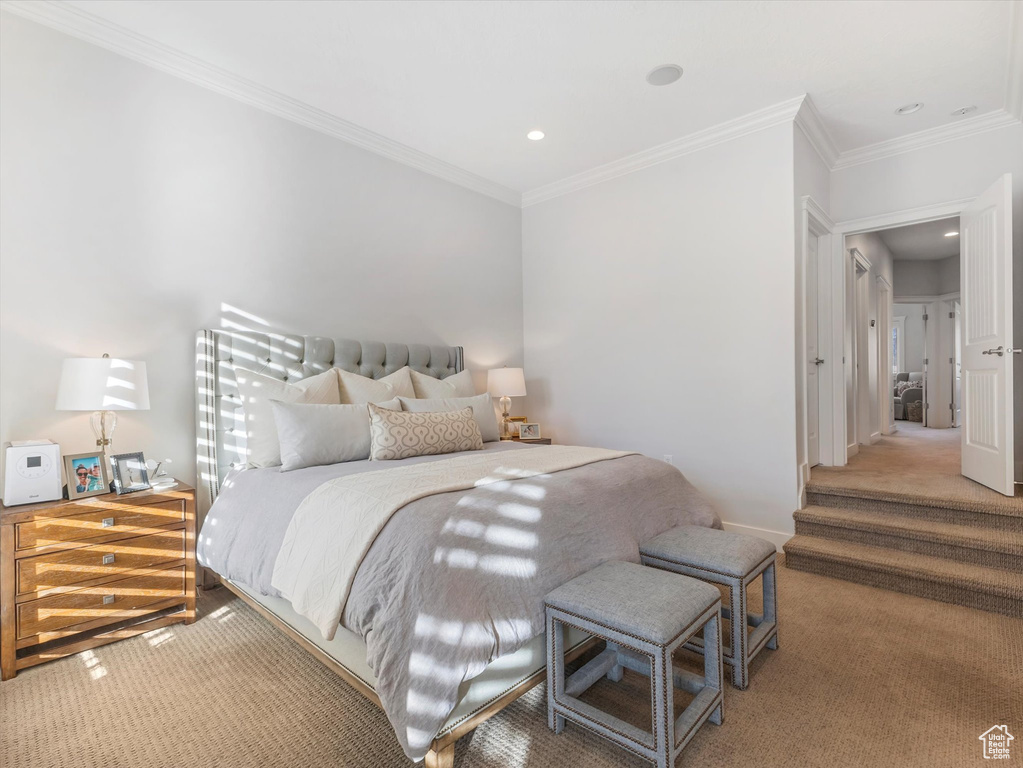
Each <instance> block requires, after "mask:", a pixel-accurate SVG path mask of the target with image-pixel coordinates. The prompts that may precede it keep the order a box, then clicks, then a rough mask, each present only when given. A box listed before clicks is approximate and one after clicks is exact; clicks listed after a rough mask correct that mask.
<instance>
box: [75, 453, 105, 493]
mask: <svg viewBox="0 0 1023 768" xmlns="http://www.w3.org/2000/svg"><path fill="white" fill-rule="evenodd" d="M71 467H72V471H73V472H74V483H75V493H88V492H89V491H103V490H106V486H105V485H104V484H103V471H102V469H101V467H100V457H99V456H90V457H88V458H84V459H72V460H71Z"/></svg>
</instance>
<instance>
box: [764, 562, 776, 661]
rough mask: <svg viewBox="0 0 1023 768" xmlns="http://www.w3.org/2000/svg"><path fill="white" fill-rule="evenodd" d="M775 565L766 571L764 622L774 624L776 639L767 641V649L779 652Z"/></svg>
mask: <svg viewBox="0 0 1023 768" xmlns="http://www.w3.org/2000/svg"><path fill="white" fill-rule="evenodd" d="M774 566H775V564H774V563H771V564H770V565H769V566H767V570H765V571H764V621H773V622H774V627H775V629H774V637H772V638H771V639H770V640H768V641H767V647H768V648H770V649H771V650H772V651H777V650H778V582H777V579H776V573H775V570H774Z"/></svg>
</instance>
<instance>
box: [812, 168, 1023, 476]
mask: <svg viewBox="0 0 1023 768" xmlns="http://www.w3.org/2000/svg"><path fill="white" fill-rule="evenodd" d="M1010 213H1011V179H1010V177H1009V176H1007V175H1006V176H1004V177H1002V178H1001V179H999V180H998V181H997V182H996V183H995V184H993V185H992V187H991V188H989V189H988V190H987V191H986V192H985V193H984V194H982V195H980V196H979V197H978V198H977V199H976V200H974V201H971V202H965V203H963V202H960V203H949V204H945V205H936V206H931V207H929V208H926V209H916V210H913V211H907V212H903V213H897V214H890V215H885V216H879V217H876V218H874V219H861V220H858V221H856V222H849V223H848V224H836V225H834V227H833V230H832V231H833V232H834V235H835V237H834V240H833V243H832V248H831V253H830V254H829V255H828V256H827V257H822V258H821V264H820V270H821V272H824V271H825V270H827V271H828V272H829V275H828V276H826V277H825V278H824V279H822V281H821V294H820V297H819V303H818V306H819V309H820V322H821V327H820V342H821V343H820V346H819V355H820V357H822V358H824V359H825V360H827V359H828V358H829V357H830V358H832V359H834V360H836V361H840V364H839V363H837V362H836V369H832V370H830V371H829V370H827V368H828V366H827V365H825V366H824V368H825V370H823V371H821V373H822V374H824V375H823V376H822V379H823V381H822V382H821V388H820V405H819V408H820V414H821V427H822V429H821V432H820V441H821V449H820V456H821V460H822V461H821V463H822V464H824V465H825V466H844V465H845V464H846V463H847V462H848V461H849V458H850V457H852V456H854V455H855V454H856V453H857V452H858V450H859V446H860V445H869V444H870V443H871V440H872V438H873V439H878V438H881V437H883V436H885V434H886V427H887V431H888V432H890V431H891V428H892V427H893V426H894V428H895V429H896V430H898V428H899V424H900V421H905V420H904V419H902V420H900V419H898V418H897V417H896V414H895V411H896V404H895V401H894V398H895V397H896V394H895V393H896V390H897V387H896V386H895V384H896V381H895V380H896V379H898V378H899V374H900V373H906V374H909V373H919V374H920V377H919V379H920V384H919V387H918V388H919V389H920V390H921V391H920V393H919V394H920V401H919V405H917V406H914V411H915V410H916V408H919V409H920V416H919V418H920V421H919V422H914V423H917V424H921V425H922V424H924V423H926V424H927V429H939V428H941V429H956V430H957V431H958V432H959V433H960V435H961V444H962V463H961V469H962V473H963V474H964V475H966V476H967V477H969V478H971V479H973V480H976V481H977V482H980V483H982V484H984V485H987V486H989V487H990V488H993V489H995V490H997V491H999V493H1003V494H1006V495H1012V493H1013V491H1014V487H1013V476H1012V474H1013V473H1012V463H1011V462H1012V457H1013V452H1014V447H1015V446H1014V445H1013V443H1012V440H1013V430H1012V397H1011V396H1012V392H1011V378H1012V370H1011V364H1009V365H1006V359H1005V358H1006V357H1008V356H1010V355H1011V352H1010V351H1009V350H1011V347H1012V345H1011V327H1012V325H1011V322H1012V320H1011V318H1012V306H1011V304H1012V294H1011V284H1012V281H1011V250H1010V244H1011V220H1010V219H1011V216H1010ZM957 217H961V219H959V220H958V222H955V221H953V223H957V225H958V226H959V227H961V228H962V229H963V233H962V234H963V236H962V238H961V239H962V241H963V247H962V249H961V252H960V253H959V255H958V258H956V259H952V261H950V262H949V264H951V263H952V262H953V261H954V262H956V263H957V264H958V265H959V267H960V271H961V273H962V281H961V283H962V285H961V290H958V291H950V290H947V289H946V288H945V287H942V286H940V285H938V286H936V287H934V288H932V289H931V291H930V292H929V293H927V294H926V295H924V294H921V293H920V292H919V291H914V292H913V293H914V294H915V295H912V296H904V295H900V290H903V288H902V287H901V286H900V284H899V283H898V282H897V281H896V280H895V275H894V271H895V266H894V261H895V260H894V258H892V257H891V255H890V254H889V256H888V257H887V259H888V260H890V262H889V261H886V258H885V257H881V258H874V257H873V256H872V254H871V253H864V251H863V249H862V248H860V249H858V251H859V256H861V257H862V258H858V257H857V253H856V252H854V251H855V250H857V248H856V244H855V238H856V237H858V236H863V235H867V234H873V235H875V236H877V237H880V235H881V234H890V233H893V232H894V231H895V230H898V229H901V228H908V227H909V226H910V225H922V224H932V225H933V226H935V227H944V226H946V225H947V224H949V221H948V220H949V219H953V220H956V219H957ZM938 222H940V223H938ZM804 231H805V230H804ZM952 231H953V230H952V229H949V230H948V232H952ZM941 234H942V236H944V235H945V234H947V233H946V232H943V233H941ZM956 234H958V232H956ZM864 262H865V263H864ZM825 263H827V266H825ZM889 263H890V266H889ZM912 269H913V267H912V266H911V267H910V268H909V271H912ZM904 271H905V270H904ZM879 276H884V277H885V278H886V279H887V280H888V285H889V290H887V291H886V290H885V289H884V286H883V285H882V282H881V281H877V282H875V281H876V278H878V277H879ZM957 277H958V276H957ZM907 298H912V299H913V300H914V302H917V303H926V304H927V305H928V311H927V313H926V314H927V316H928V326H927V331H926V334H925V336H924V341H923V344H924V352H925V356H924V360H926V361H927V362H923V361H921V364H920V370H918V371H909V370H907V368H909V367H912V366H910V364H909V363H908V362H907V361H905V358H904V355H905V352H906V351H907V350H908V339H907V336H908V329H907V328H906V327H905V323H906V318H905V316H904V315H902V314H901V313H899V312H897V311H896V310H895V307H894V304H895V303H896V302H898V301H899V300H900V299H907ZM922 300H926V301H922ZM882 347H883V348H882ZM1012 351H1014V350H1012ZM995 357H997V358H1001V359H1000V360H998V361H996V360H993V358H995ZM865 361H866V362H865ZM999 362H1000V363H1001V364H1000V365H999V364H998V363H999ZM865 368H866V370H864V369H865ZM900 368H901V369H902V370H899V369H900ZM871 369H873V370H871ZM939 372H940V375H939ZM875 374H876V375H875ZM886 380H887V382H888V384H887V385H886ZM829 382H830V384H829ZM910 399H912V398H910ZM889 402H891V403H892V406H891V410H890V411H889V407H888V404H889ZM836 406H838V407H836ZM889 413H890V416H889ZM924 414H926V416H925V415H924ZM925 418H926V422H924V419H925ZM808 423H809V420H808ZM968 456H969V458H968Z"/></svg>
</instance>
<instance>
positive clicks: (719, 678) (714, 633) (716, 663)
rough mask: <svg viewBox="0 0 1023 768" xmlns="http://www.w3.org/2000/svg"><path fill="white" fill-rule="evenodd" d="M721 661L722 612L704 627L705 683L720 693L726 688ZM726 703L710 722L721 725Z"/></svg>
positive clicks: (712, 715)
mask: <svg viewBox="0 0 1023 768" xmlns="http://www.w3.org/2000/svg"><path fill="white" fill-rule="evenodd" d="M721 667H722V661H721V611H720V610H718V612H717V615H715V616H714V617H713V618H711V619H710V621H708V622H707V623H706V624H704V625H703V681H704V684H705V685H707V686H708V687H710V688H715V689H717V690H718V691H720V690H721V689H722V687H723V686H724V675H723V673H722V668H721ZM723 707H724V701H722V703H721V704H718V705H717V707H715V708H714V711H713V712H711V713H710V717H709V720H710V721H711V722H712V723H714V724H715V725H721V722H722V719H723V717H724V709H723Z"/></svg>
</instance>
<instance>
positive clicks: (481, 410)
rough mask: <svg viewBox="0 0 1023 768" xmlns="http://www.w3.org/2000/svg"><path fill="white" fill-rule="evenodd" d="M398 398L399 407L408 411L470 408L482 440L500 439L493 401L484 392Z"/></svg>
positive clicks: (440, 410)
mask: <svg viewBox="0 0 1023 768" xmlns="http://www.w3.org/2000/svg"><path fill="white" fill-rule="evenodd" d="M398 400H399V402H401V409H402V410H403V411H409V412H410V413H427V412H431V411H432V412H446V411H460V410H462V409H463V408H472V415H473V418H475V419H476V423H477V424H478V425H479V428H480V435H481V436H482V437H483V442H484V443H492V442H494V441H495V440H500V439H501V434H500V431H499V430H498V427H497V414H496V413H494V403H493V401H492V400H491V399H490V395H488V394H487V393H486V392H484V393H483V394H482V395H476V396H475V397H448V398H440V399H436V400H419V399H409V398H407V397H399V398H398Z"/></svg>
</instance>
